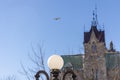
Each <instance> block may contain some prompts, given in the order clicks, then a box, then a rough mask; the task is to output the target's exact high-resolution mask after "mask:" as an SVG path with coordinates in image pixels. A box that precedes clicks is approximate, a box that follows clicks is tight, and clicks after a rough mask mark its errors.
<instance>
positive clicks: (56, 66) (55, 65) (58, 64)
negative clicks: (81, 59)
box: [35, 55, 64, 80]
mask: <svg viewBox="0 0 120 80" xmlns="http://www.w3.org/2000/svg"><path fill="white" fill-rule="evenodd" d="M63 65H64V61H63V59H62V57H61V56H59V55H52V56H50V57H49V59H48V67H49V68H50V70H51V74H52V76H53V77H54V79H53V80H59V79H58V75H59V73H60V69H61V68H62V67H63ZM40 74H44V75H45V76H46V79H47V80H49V76H48V74H47V72H46V71H43V70H40V71H38V72H37V73H36V75H35V80H39V77H40Z"/></svg>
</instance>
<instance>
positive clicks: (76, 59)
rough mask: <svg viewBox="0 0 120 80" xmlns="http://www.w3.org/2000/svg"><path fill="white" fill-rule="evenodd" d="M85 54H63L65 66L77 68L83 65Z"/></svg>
mask: <svg viewBox="0 0 120 80" xmlns="http://www.w3.org/2000/svg"><path fill="white" fill-rule="evenodd" d="M82 56H83V55H62V58H63V60H64V66H63V68H65V67H72V68H73V69H75V70H78V69H81V68H82V67H83V57H82Z"/></svg>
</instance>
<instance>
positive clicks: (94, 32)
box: [83, 12, 107, 80]
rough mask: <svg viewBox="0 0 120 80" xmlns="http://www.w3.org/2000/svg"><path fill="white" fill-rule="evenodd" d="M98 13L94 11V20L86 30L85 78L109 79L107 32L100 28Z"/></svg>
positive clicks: (90, 79)
mask: <svg viewBox="0 0 120 80" xmlns="http://www.w3.org/2000/svg"><path fill="white" fill-rule="evenodd" d="M97 26H98V21H97V14H96V13H94V12H93V20H92V22H91V29H90V31H89V32H84V43H83V44H84V51H85V58H84V78H85V80H107V74H106V64H105V57H104V54H105V51H106V45H105V34H104V30H98V29H97Z"/></svg>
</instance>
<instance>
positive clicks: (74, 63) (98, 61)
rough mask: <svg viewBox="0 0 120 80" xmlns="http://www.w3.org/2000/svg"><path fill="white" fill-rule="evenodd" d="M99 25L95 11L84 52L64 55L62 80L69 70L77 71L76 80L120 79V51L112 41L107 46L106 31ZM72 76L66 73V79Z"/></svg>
mask: <svg viewBox="0 0 120 80" xmlns="http://www.w3.org/2000/svg"><path fill="white" fill-rule="evenodd" d="M97 26H98V21H97V14H96V13H93V20H92V22H91V28H90V31H88V32H84V40H83V45H84V54H76V55H62V58H63V60H64V66H63V69H62V72H61V74H60V76H59V77H60V79H61V80H62V78H63V75H64V74H65V72H66V71H68V70H72V71H73V72H74V73H75V75H76V80H120V53H119V52H118V51H116V50H115V49H114V47H113V43H112V41H111V42H110V48H109V49H107V48H106V43H105V31H104V30H101V29H98V28H97ZM71 76H72V75H71V74H68V75H66V80H72V77H71Z"/></svg>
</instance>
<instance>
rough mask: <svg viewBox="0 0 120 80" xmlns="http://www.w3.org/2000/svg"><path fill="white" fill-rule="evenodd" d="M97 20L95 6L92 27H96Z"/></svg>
mask: <svg viewBox="0 0 120 80" xmlns="http://www.w3.org/2000/svg"><path fill="white" fill-rule="evenodd" d="M97 25H98V20H97V7H96V6H95V10H93V21H92V26H97Z"/></svg>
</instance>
